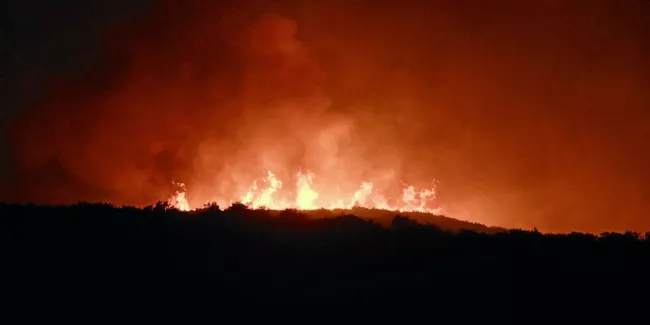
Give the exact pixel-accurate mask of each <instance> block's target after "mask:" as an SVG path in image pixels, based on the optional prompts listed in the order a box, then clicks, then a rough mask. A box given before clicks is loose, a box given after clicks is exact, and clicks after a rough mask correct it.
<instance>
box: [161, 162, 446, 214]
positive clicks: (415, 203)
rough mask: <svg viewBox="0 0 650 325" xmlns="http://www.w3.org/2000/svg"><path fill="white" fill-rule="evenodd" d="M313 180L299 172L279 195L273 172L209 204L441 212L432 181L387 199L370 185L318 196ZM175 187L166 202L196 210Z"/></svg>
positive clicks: (278, 182) (280, 184)
mask: <svg viewBox="0 0 650 325" xmlns="http://www.w3.org/2000/svg"><path fill="white" fill-rule="evenodd" d="M314 178H315V175H314V174H312V173H309V172H306V173H302V172H301V173H298V174H297V175H296V184H295V191H293V192H291V191H285V192H284V193H281V192H282V190H283V185H284V183H283V182H282V181H281V180H280V179H278V177H277V175H276V174H275V173H273V172H271V171H267V173H266V176H265V177H263V178H260V179H256V180H254V181H253V182H252V184H250V186H248V188H247V190H246V191H245V192H244V193H243V194H242V195H240V196H236V198H234V199H215V200H210V201H212V202H216V203H217V204H218V205H219V206H221V207H225V206H230V205H232V204H233V203H236V202H240V203H243V204H246V205H247V206H249V207H251V208H253V209H258V208H268V209H271V210H284V209H298V210H316V209H351V208H353V207H363V208H369V209H372V208H374V209H382V210H391V211H401V212H424V213H433V214H440V213H441V212H442V211H441V208H439V207H430V205H431V203H432V201H434V200H435V198H436V188H435V182H434V184H433V186H432V187H431V188H427V189H422V190H416V189H415V187H413V186H410V185H409V186H406V187H405V188H404V189H403V190H402V194H401V197H399V198H387V197H385V196H384V195H382V194H381V193H378V192H377V191H375V189H374V187H373V183H371V182H362V183H361V185H360V186H359V187H358V189H357V190H356V191H354V192H353V193H349V194H348V195H343V194H339V193H336V194H332V193H326V194H328V195H322V194H323V193H319V192H318V191H317V190H316V189H315V188H314V186H313V182H314ZM175 184H176V185H177V186H178V187H179V191H177V192H176V194H175V195H174V196H173V197H172V198H170V199H169V203H170V205H172V206H173V207H175V208H177V209H179V210H182V211H189V210H192V209H195V208H196V207H192V206H191V205H190V204H189V202H188V200H187V197H186V189H185V186H184V184H182V183H175ZM326 198H327V199H326ZM205 203H208V202H204V204H205Z"/></svg>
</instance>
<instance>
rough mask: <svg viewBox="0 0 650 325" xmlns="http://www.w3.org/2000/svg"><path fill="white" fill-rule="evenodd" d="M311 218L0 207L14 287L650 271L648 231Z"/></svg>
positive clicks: (327, 285)
mask: <svg viewBox="0 0 650 325" xmlns="http://www.w3.org/2000/svg"><path fill="white" fill-rule="evenodd" d="M352 212H357V211H352ZM359 212H368V213H371V214H372V213H375V214H377V215H381V214H382V212H380V211H359ZM319 213H320V214H321V215H320V216H321V217H322V214H325V212H324V211H317V212H315V213H314V214H312V215H311V217H310V216H308V215H305V214H301V213H299V212H297V211H291V210H287V211H265V210H248V209H247V208H246V207H245V206H243V205H234V206H232V207H230V208H228V209H226V210H220V209H219V208H218V207H216V206H211V207H206V208H204V209H202V210H200V211H194V212H190V213H185V212H181V211H177V210H170V209H168V207H167V206H165V205H156V206H150V207H147V208H144V209H137V208H130V207H124V208H115V207H113V206H110V205H106V204H78V205H73V206H37V205H0V238H2V245H1V247H2V252H1V254H2V256H3V274H4V275H5V279H12V280H11V281H10V282H8V284H11V285H12V286H15V287H16V288H20V289H17V290H23V289H24V288H25V286H39V287H40V286H44V285H64V286H65V288H66V289H65V290H71V288H85V287H86V286H87V285H88V284H92V285H93V286H97V285H102V286H109V287H112V286H114V285H118V286H124V285H138V286H139V285H143V284H144V283H146V284H148V285H153V286H154V287H157V288H158V289H160V287H159V286H160V285H163V287H164V288H167V287H168V286H172V285H174V284H176V285H178V284H179V283H185V284H190V283H191V284H192V285H193V286H198V287H196V288H201V290H208V288H210V289H209V292H210V294H211V295H212V296H213V298H218V299H226V300H228V301H230V302H237V301H240V302H242V301H246V302H247V303H253V302H260V303H262V302H269V301H273V302H275V303H305V302H309V303H317V302H320V303H323V302H350V301H357V300H359V299H362V300H364V301H380V300H381V301H383V300H385V299H399V300H404V299H407V298H408V299H419V298H418V297H429V298H431V295H430V293H431V292H432V291H436V292H441V290H444V291H445V292H457V293H458V294H460V293H462V292H463V291H462V290H461V291H457V290H458V289H459V286H461V285H462V286H464V287H465V286H467V288H470V287H474V286H485V285H488V286H493V285H497V284H498V285H499V286H500V287H501V289H500V290H502V289H503V285H505V284H512V285H513V286H514V287H517V286H519V285H520V284H521V283H532V282H530V281H531V280H532V279H537V280H535V281H534V283H537V284H541V283H546V281H548V282H553V286H550V287H548V288H543V290H551V288H558V287H561V286H563V285H567V284H569V283H570V285H572V286H576V285H580V284H583V285H589V283H590V281H591V280H589V276H585V275H588V274H592V275H596V274H598V279H599V280H598V281H600V285H601V286H604V285H606V283H608V282H603V280H607V279H610V280H612V281H614V279H615V281H616V283H617V285H621V283H626V281H630V283H632V282H633V281H638V280H641V279H645V274H647V272H648V271H649V270H650V269H649V267H648V266H649V265H650V263H649V262H648V261H649V259H648V257H649V256H650V235H648V234H646V235H645V236H643V235H639V234H636V233H625V234H618V233H605V234H602V235H600V236H595V235H588V234H580V233H573V234H566V235H545V234H542V233H539V232H536V231H521V230H504V231H501V232H496V231H495V229H491V228H485V227H483V228H481V226H476V225H474V226H473V227H474V229H475V230H481V229H483V230H488V232H479V231H475V230H461V231H451V230H449V229H451V228H454V227H460V225H463V224H462V223H459V222H458V221H452V220H451V219H448V218H443V217H437V218H435V219H432V220H442V221H445V222H446V223H441V227H438V226H434V225H432V224H429V225H424V224H420V223H418V222H416V221H414V220H412V219H410V218H407V217H405V216H393V218H392V219H391V221H390V224H389V225H381V224H380V223H379V222H375V221H372V220H366V219H363V218H359V217H356V216H354V215H351V214H339V213H343V212H339V211H334V212H331V214H332V215H331V216H330V217H328V218H316V215H318V214H319ZM382 218H383V216H382ZM444 227H447V228H449V229H444ZM454 229H455V228H454ZM622 275H624V276H622ZM540 276H541V277H540ZM551 279H552V280H551ZM540 281H541V282H540ZM621 281H623V282H621ZM612 283H614V282H612ZM635 283H636V284H638V283H639V282H635ZM6 284H7V283H6ZM475 289H476V288H475V287H474V289H472V290H475ZM468 290H469V289H468ZM517 290H519V289H517Z"/></svg>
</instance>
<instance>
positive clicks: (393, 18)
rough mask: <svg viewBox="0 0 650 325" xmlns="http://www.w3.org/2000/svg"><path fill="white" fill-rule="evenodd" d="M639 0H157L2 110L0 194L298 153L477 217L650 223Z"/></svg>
mask: <svg viewBox="0 0 650 325" xmlns="http://www.w3.org/2000/svg"><path fill="white" fill-rule="evenodd" d="M649 10H650V4H649V3H648V2H647V1H642V0H628V1H615V0H611V1H605V0H602V1H598V0H591V1H569V0H566V1H563V0H557V1H553V0H546V1H532V2H525V1H513V0H493V1H429V2H425V1H400V2H389V1H385V2H381V1H379V2H378V1H336V0H330V1H325V0H319V1H221V2H217V1H207V0H206V1H181V0H179V1H171V0H169V1H159V2H156V3H155V5H152V6H149V7H146V9H143V10H141V11H138V12H139V13H138V14H137V15H134V16H132V17H131V18H130V19H126V20H120V21H119V22H112V23H111V24H107V25H106V26H105V27H104V28H103V30H102V34H101V44H102V50H101V53H102V54H101V55H99V56H96V57H94V58H93V59H92V63H91V64H89V65H88V68H86V69H82V70H83V71H79V72H75V73H73V74H68V75H66V76H65V77H62V75H61V74H52V75H50V76H48V80H50V82H48V83H47V86H45V88H44V89H45V95H43V96H40V97H38V99H35V100H31V101H29V102H28V103H27V104H25V105H21V107H20V109H18V110H15V111H13V112H11V115H12V117H13V118H12V120H11V121H12V123H11V124H10V125H9V126H8V127H7V128H6V129H7V132H6V134H7V139H8V143H9V144H10V146H9V147H10V148H9V150H8V155H7V157H8V158H9V159H8V161H10V164H8V167H7V170H10V172H8V173H6V174H7V175H9V176H7V177H6V178H5V179H6V181H4V182H3V186H2V189H0V194H1V196H0V200H5V201H17V202H25V201H33V202H38V203H57V204H59V203H72V202H76V201H107V202H111V203H115V204H120V205H121V204H129V205H143V204H151V203H153V202H156V201H158V200H165V199H167V198H168V197H169V196H170V195H171V194H172V193H174V191H175V188H174V185H173V184H172V182H173V181H176V182H178V181H181V182H184V183H185V185H186V186H187V188H188V199H189V200H190V201H192V200H194V201H196V202H199V201H204V200H206V199H209V195H210V194H209V193H213V192H229V191H235V190H237V188H239V187H241V186H248V185H249V182H248V180H249V179H250V178H251V177H253V176H257V174H255V173H264V172H265V170H266V169H272V170H273V171H274V172H275V173H277V174H278V175H280V176H282V175H284V176H287V175H291V174H292V173H295V172H297V171H299V170H304V169H309V170H311V171H313V172H314V174H315V175H316V176H318V175H326V176H325V177H324V178H321V186H325V187H330V188H332V187H335V186H341V187H347V186H357V185H358V184H359V183H360V182H361V181H364V180H372V181H373V182H375V184H377V186H378V187H379V188H385V189H386V190H390V189H389V188H390V187H391V186H393V185H391V184H398V185H399V184H404V183H408V184H413V185H414V186H424V187H426V186H429V185H430V184H431V182H432V180H433V179H436V180H437V181H438V187H437V190H438V193H437V194H438V196H437V202H436V204H439V205H440V206H441V207H443V208H444V211H445V214H447V215H448V216H451V217H457V218H461V219H464V220H471V221H476V222H481V223H485V224H488V225H497V226H504V227H523V228H532V227H537V228H538V229H540V230H543V231H557V232H569V231H591V232H601V231H623V230H636V231H646V230H649V229H650V218H649V217H648V216H647V212H646V211H647V210H648V208H649V207H650V203H649V202H650V201H649V200H648V198H649V194H650V185H649V181H650V173H649V172H648V169H647V168H648V167H647V161H648V159H649V158H650V157H649V156H650V155H649V154H648V149H650V145H649V144H648V139H649V136H650V111H649V110H648V107H649V105H650V93H649V92H648V89H649V86H650V78H649V77H650V69H649V67H648V65H649V63H648V59H647V58H648V57H649V56H648V55H649V54H650V53H649V50H650V37H649V36H648V35H649V32H650V21H649V18H648V17H649V16H648V15H647V12H650V11H649ZM80 28H82V27H80ZM61 46H65V44H64V45H61ZM79 55H80V57H79V60H80V61H83V60H87V59H88V58H84V57H82V55H83V54H79ZM88 55H90V54H88Z"/></svg>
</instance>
